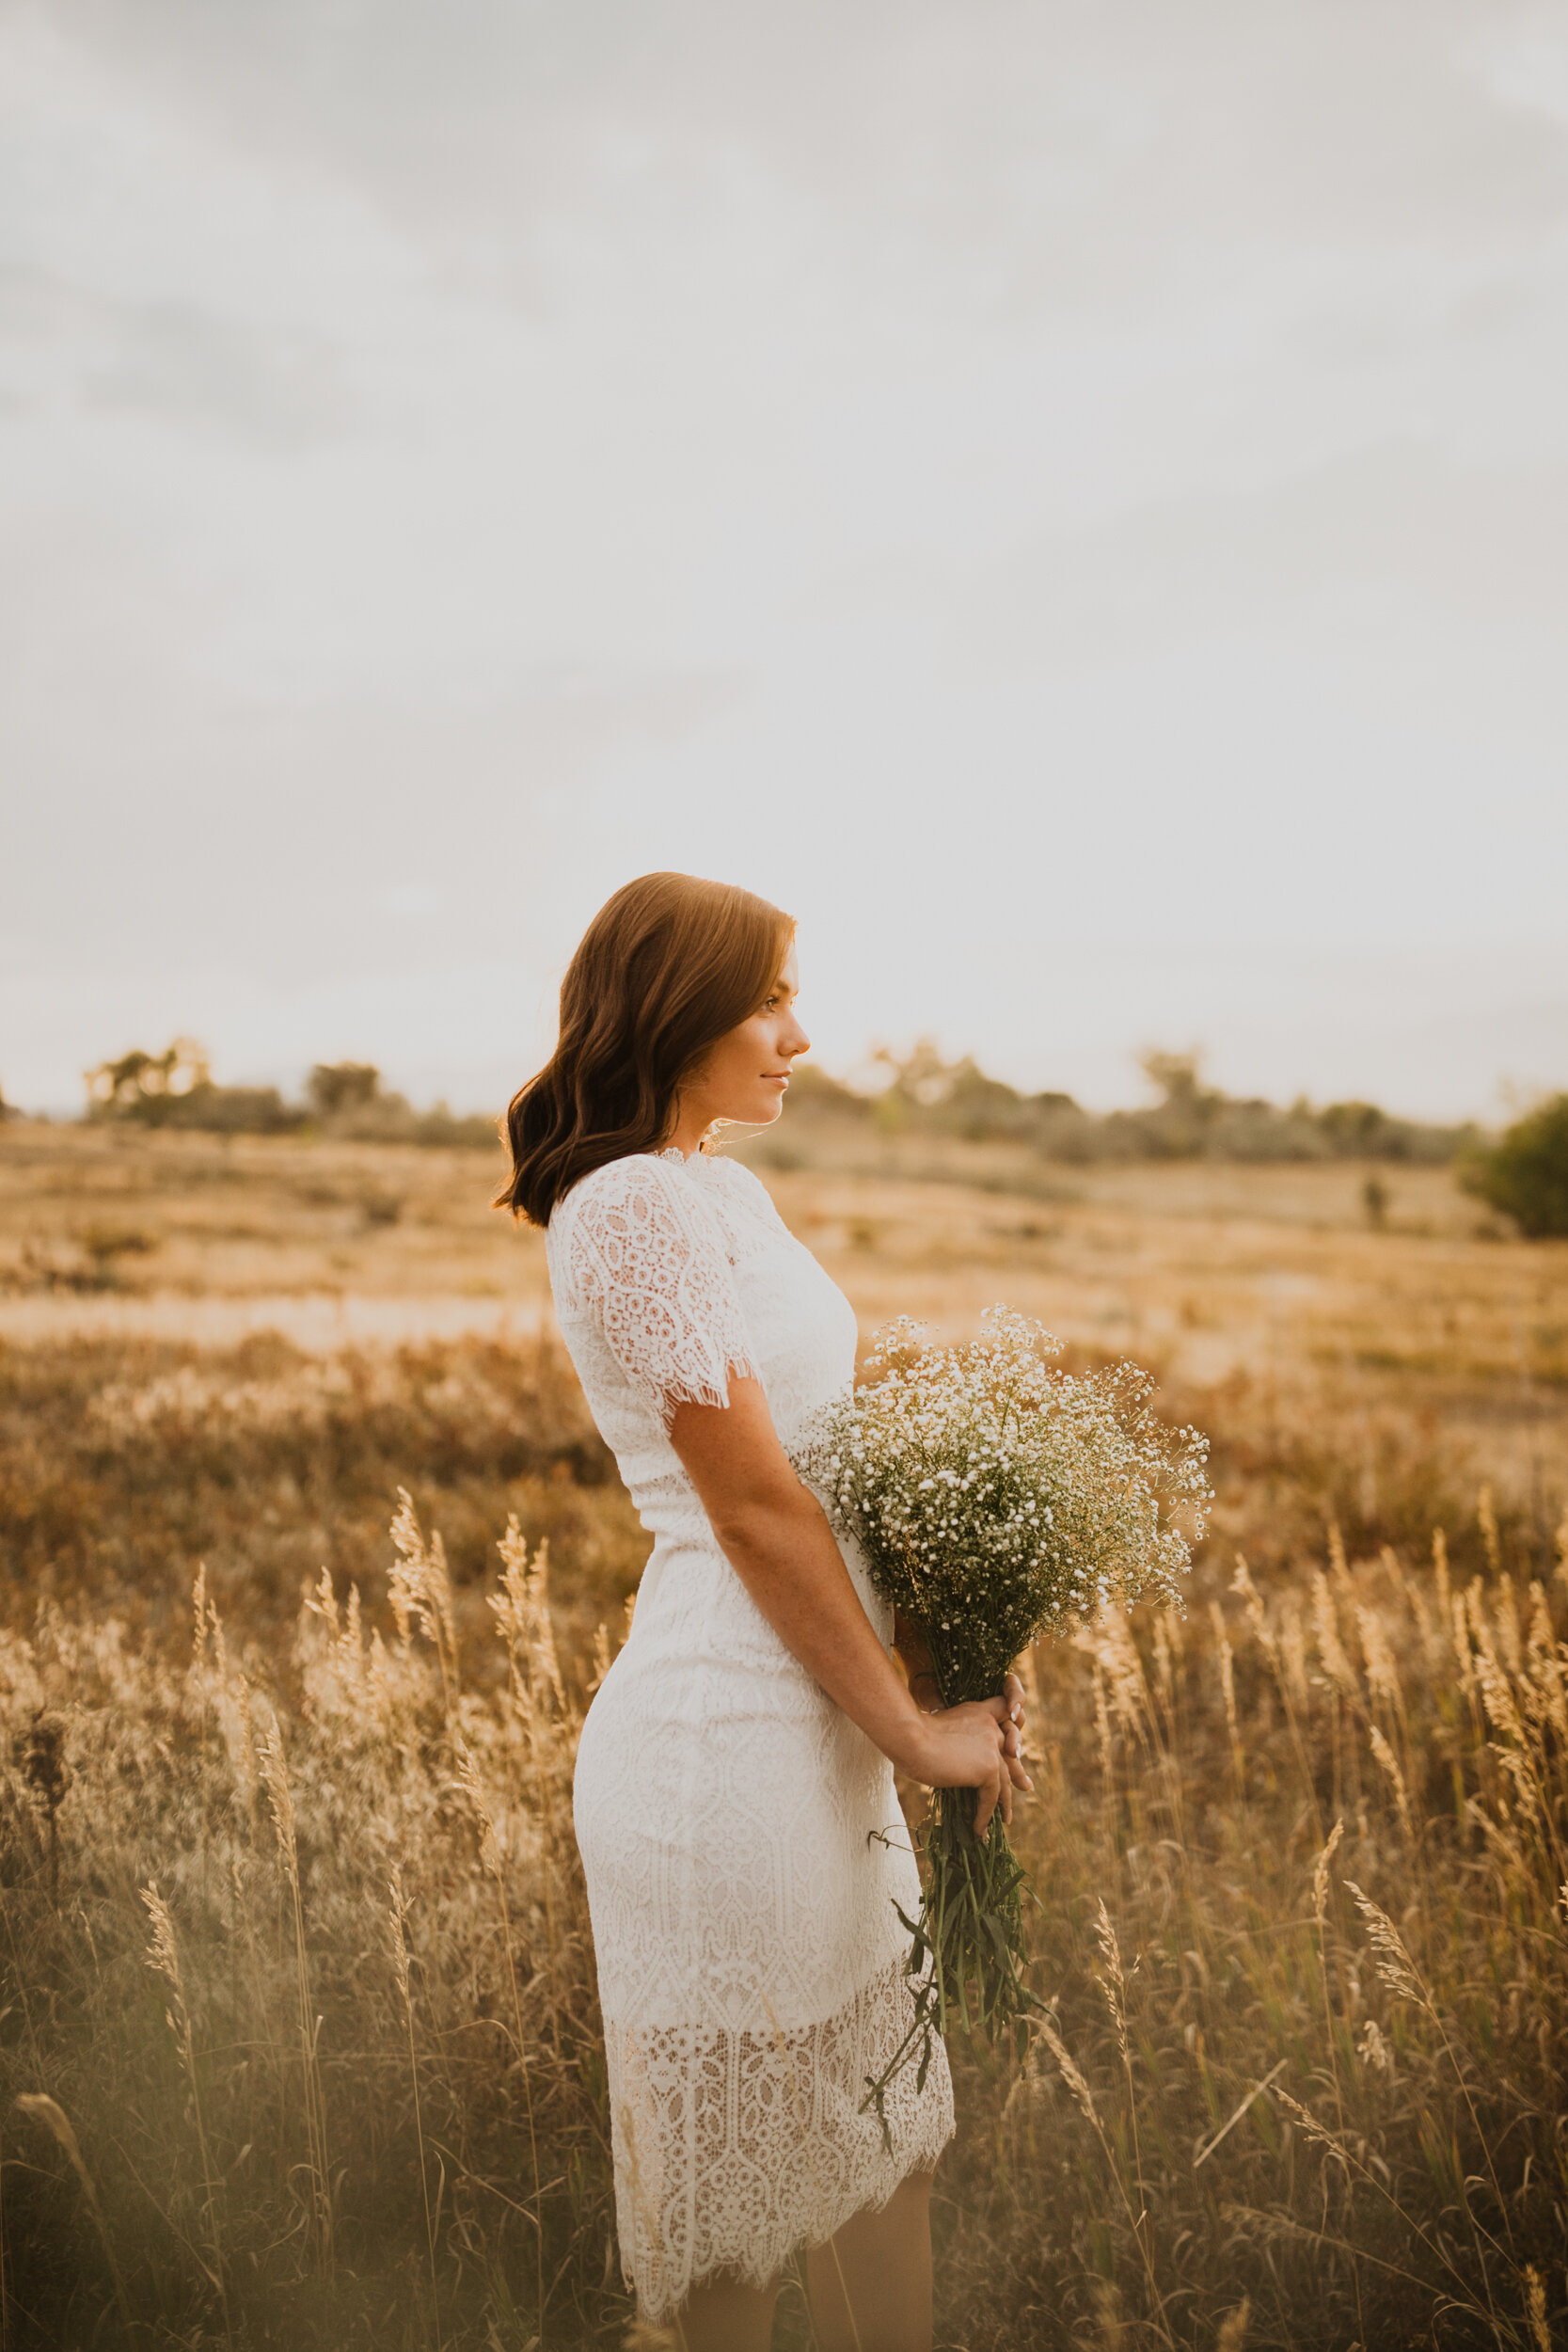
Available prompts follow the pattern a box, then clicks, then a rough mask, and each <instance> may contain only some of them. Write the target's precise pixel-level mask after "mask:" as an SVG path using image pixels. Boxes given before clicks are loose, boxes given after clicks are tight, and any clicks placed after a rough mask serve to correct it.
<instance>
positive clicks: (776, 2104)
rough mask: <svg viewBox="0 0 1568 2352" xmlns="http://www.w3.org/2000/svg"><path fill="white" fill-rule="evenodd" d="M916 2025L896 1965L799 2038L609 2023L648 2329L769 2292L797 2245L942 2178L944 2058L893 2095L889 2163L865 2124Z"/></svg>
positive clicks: (620, 2141)
mask: <svg viewBox="0 0 1568 2352" xmlns="http://www.w3.org/2000/svg"><path fill="white" fill-rule="evenodd" d="M909 2018H910V1987H909V1980H908V1979H907V1978H906V1977H905V1975H904V1972H903V1967H902V1965H901V1964H898V1965H896V1966H895V1968H893V1969H892V1970H890V1971H888V1972H886V1973H884V1974H883V1975H880V1976H879V1977H877V1978H875V1979H873V1980H872V1981H871V1983H870V1984H868V1985H866V1986H864V1987H863V1989H862V1991H861V1992H860V1993H859V1994H857V1995H856V1996H855V1998H854V1999H853V2000H852V2001H850V2002H848V2003H847V2005H846V2007H845V2008H844V2009H843V2010H840V2011H839V2012H838V2013H837V2015H836V2016H834V2017H832V2018H829V2019H827V2020H826V2021H825V2022H823V2023H822V2024H820V2025H816V2026H807V2027H804V2028H801V2029H799V2030H796V2031H792V2032H787V2033H786V2032H782V2031H781V2032H777V2033H766V2034H755V2033H730V2032H726V2031H724V2030H722V2029H721V2028H718V2027H698V2026H676V2027H668V2028H661V2029H657V2030H647V2029H644V2030H642V2031H639V2030H637V2029H635V2028H622V2027H617V2026H615V2024H614V2023H613V2022H612V2021H607V2024H606V2033H605V2041H606V2050H607V2055H608V2057H609V2060H610V2102H611V2110H610V2111H611V2117H612V2136H613V2139H614V2153H615V2204H616V2219H617V2226H618V2233H619V2236H620V2242H621V2261H622V2268H623V2271H624V2273H625V2276H626V2282H627V2284H628V2285H630V2286H632V2287H633V2288H634V2289H635V2291H636V2295H637V2300H638V2308H639V2310H640V2312H641V2315H642V2317H643V2318H644V2319H645V2320H646V2321H647V2322H648V2323H649V2324H650V2325H652V2326H656V2327H657V2326H662V2325H663V2324H664V2323H665V2322H666V2321H667V2320H668V2319H669V2318H670V2316H671V2314H672V2313H673V2312H675V2311H677V2310H678V2309H679V2307H680V2305H681V2304H682V2303H684V2302H685V2300H686V2298H687V2297H688V2296H689V2294H690V2293H691V2291H692V2289H693V2287H697V2286H702V2285H704V2284H705V2282H706V2281H707V2280H709V2279H712V2278H716V2277H719V2276H721V2275H723V2276H728V2277H734V2278H739V2279H741V2280H744V2281H745V2282H746V2283H747V2284H748V2285H752V2286H765V2285H766V2284H767V2283H768V2281H769V2280H772V2279H776V2278H777V2277H778V2276H779V2274H780V2272H781V2271H782V2270H783V2269H784V2265H785V2264H786V2263H787V2262H788V2260H789V2258H790V2256H791V2255H792V2254H793V2253H794V2252H795V2251H796V2250H797V2249H798V2248H800V2247H802V2246H820V2245H823V2244H825V2243H826V2241H827V2240H828V2239H829V2238H831V2237H832V2235H833V2233H834V2232H835V2231H836V2230H839V2229H841V2228H842V2227H843V2225H844V2223H845V2222H846V2221H847V2220H849V2219H850V2218H851V2217H852V2216H853V2215H855V2214H857V2213H863V2212H879V2211H880V2210H881V2209H882V2207H883V2206H885V2205H886V2204H887V2202H888V2201H889V2199H890V2198H891V2197H892V2196H893V2194H894V2192H895V2189H896V2188H897V2187H898V2186H899V2185H900V2184H901V2183H902V2182H903V2181H905V2180H906V2179H907V2178H908V2177H909V2175H910V2174H911V2172H924V2171H930V2170H934V2169H935V2167H936V2163H937V2159H938V2157H939V2156H940V2155H941V2154H942V2150H943V2148H944V2147H945V2146H946V2144H947V2142H948V2140H949V2138H950V2137H952V2131H953V2092H952V2084H951V2080H950V2077H949V2074H948V2070H947V2057H946V2053H945V2051H943V2050H942V2048H941V2046H940V2045H939V2046H938V2048H937V2050H936V2052H935V2054H934V2055H933V2058H932V2061H931V2066H930V2070H929V2073H928V2074H927V2080H926V2085H925V2089H924V2090H918V2091H917V2090H916V2089H915V2069H914V2067H913V2066H910V2067H908V2068H906V2070H905V2071H904V2073H903V2074H901V2075H900V2076H899V2077H898V2078H897V2080H896V2081H895V2084H894V2085H893V2088H892V2090H890V2092H889V2094H888V2101H887V2107H888V2126H889V2133H890V2136H891V2138H892V2142H893V2146H892V2151H891V2153H890V2152H889V2151H888V2150H887V2149H886V2148H885V2147H884V2145H883V2142H882V2135H881V2130H880V2127H879V2123H878V2122H877V2119H876V2117H875V2116H873V2115H863V2114H861V2112H860V2103H861V2100H862V2099H863V2096H864V2093H865V2084H866V2081H867V2080H868V2079H869V2078H873V2077H875V2076H876V2075H877V2074H880V2073H881V2071H882V2069H883V2068H884V2067H885V2065H886V2064H887V2062H888V2059H889V2058H891V2056H892V2054H893V2052H894V2051H895V2049H896V2048H897V2046H898V2043H899V2042H900V2041H901V2040H902V2038H903V2035H904V2033H905V2031H906V2029H907V2027H908V2024H909Z"/></svg>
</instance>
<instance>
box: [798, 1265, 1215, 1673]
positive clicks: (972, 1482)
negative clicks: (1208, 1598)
mask: <svg viewBox="0 0 1568 2352" xmlns="http://www.w3.org/2000/svg"><path fill="white" fill-rule="evenodd" d="M985 1323H986V1330H985V1332H984V1333H983V1335H982V1336H981V1337H980V1338H979V1339H977V1340H972V1341H969V1342H968V1343H965V1344H963V1345H960V1346H957V1347H933V1346H930V1345H928V1344H927V1343H926V1340H925V1338H924V1335H923V1333H922V1332H921V1330H920V1328H919V1327H918V1326H916V1325H914V1324H911V1322H909V1321H908V1320H907V1319H906V1318H900V1319H899V1320H898V1321H897V1322H896V1323H894V1324H890V1325H888V1326H887V1327H885V1328H884V1329H883V1330H882V1331H880V1332H879V1334H878V1337H877V1343H876V1346H875V1349H874V1353H873V1355H872V1357H871V1359H870V1362H869V1365H868V1367H867V1369H868V1371H869V1372H870V1373H871V1374H872V1375H873V1378H872V1381H871V1384H870V1385H868V1386H867V1387H864V1388H862V1389H858V1390H854V1391H849V1392H847V1394H846V1395H845V1396H844V1397H842V1398H841V1399H839V1400H838V1401H837V1403H836V1404H835V1405H834V1406H832V1407H831V1408H830V1409H829V1411H828V1413H827V1414H826V1415H825V1416H823V1417H822V1418H821V1419H819V1421H818V1422H817V1423H816V1427H815V1429H814V1430H813V1432H812V1433H811V1434H810V1436H809V1437H808V1439H807V1441H806V1444H805V1446H804V1447H803V1448H802V1449H800V1451H799V1452H798V1454H797V1467H798V1468H799V1469H800V1470H801V1472H802V1474H803V1475H804V1476H805V1477H806V1478H807V1479H808V1480H810V1482H811V1483H812V1485H813V1486H816V1488H817V1490H818V1492H819V1493H820V1494H821V1495H822V1496H823V1498H824V1500H825V1502H828V1503H829V1505H830V1506H831V1508H832V1516H833V1518H834V1519H835V1521H836V1523H837V1524H838V1527H839V1529H840V1532H841V1533H843V1534H847V1535H851V1536H853V1537H854V1538H855V1540H856V1541H857V1542H858V1543H859V1544H860V1546H861V1548H862V1549H863V1552H864V1554H865V1557H866V1561H867V1565H868V1566H869V1568H870V1572H871V1576H872V1579H873V1581H875V1583H876V1584H877V1587H878V1589H879V1591H880V1592H881V1594H882V1595H883V1597H884V1598H885V1599H887V1600H889V1601H891V1602H892V1603H893V1604H894V1606H895V1608H898V1609H901V1610H903V1611H905V1612H906V1613H908V1614H909V1615H910V1616H911V1617H913V1618H914V1619H915V1621H916V1622H917V1623H918V1624H919V1625H920V1626H921V1627H922V1629H923V1630H924V1631H925V1632H926V1633H927V1638H928V1640H929V1643H930V1648H931V1655H932V1664H933V1666H934V1668H935V1671H936V1675H937V1678H938V1681H939V1683H940V1685H941V1688H942V1695H943V1697H944V1698H946V1699H947V1700H948V1701H949V1703H952V1702H954V1701H956V1700H958V1699H965V1698H984V1697H989V1696H990V1695H991V1694H992V1693H993V1692H996V1691H998V1690H1000V1688H1001V1683H1002V1677H1003V1676H1004V1674H1005V1673H1006V1670H1007V1668H1008V1667H1009V1666H1010V1665H1011V1664H1012V1662H1013V1660H1014V1659H1015V1658H1016V1657H1017V1656H1018V1655H1019V1653H1020V1652H1021V1651H1022V1650H1024V1649H1026V1648H1027V1647H1028V1646H1029V1645H1030V1644H1031V1643H1032V1642H1035V1641H1037V1640H1039V1639H1040V1638H1041V1636H1042V1635H1046V1636H1049V1635H1053V1634H1059V1633H1063V1632H1066V1631H1068V1630H1069V1629H1070V1628H1071V1627H1072V1626H1074V1625H1075V1624H1077V1623H1079V1622H1081V1621H1082V1620H1083V1619H1084V1618H1085V1616H1086V1615H1089V1614H1091V1613H1100V1612H1101V1611H1103V1610H1106V1609H1110V1608H1113V1607H1123V1608H1125V1607H1130V1606H1131V1605H1132V1603H1133V1602H1134V1601H1140V1600H1151V1601H1155V1602H1157V1603H1160V1604H1162V1605H1164V1606H1171V1605H1176V1606H1180V1597H1181V1583H1182V1579H1183V1578H1184V1576H1185V1574H1186V1571H1187V1569H1188V1566H1189V1565H1190V1562H1191V1552H1190V1548H1189V1545H1190V1537H1193V1536H1196V1534H1199V1533H1200V1532H1201V1528H1202V1524H1203V1512H1204V1506H1205V1504H1206V1503H1207V1502H1208V1501H1209V1485H1208V1480H1207V1477H1206V1474H1205V1464H1206V1459H1207V1455H1208V1440H1207V1438H1204V1437H1202V1436H1201V1435H1200V1434H1199V1432H1198V1431H1197V1430H1196V1429H1173V1428H1171V1427H1170V1426H1169V1425H1168V1424H1167V1423H1166V1422H1162V1421H1160V1420H1159V1419H1157V1418H1156V1416H1155V1414H1154V1412H1153V1410H1152V1407H1151V1403H1150V1399H1151V1397H1152V1394H1153V1389H1154V1383H1153V1381H1152V1379H1151V1378H1150V1377H1149V1375H1148V1373H1146V1372H1143V1371H1140V1370H1139V1368H1138V1367H1137V1366H1136V1365H1135V1364H1131V1363H1125V1362H1124V1363H1118V1364H1113V1365H1110V1366H1109V1367H1107V1368H1106V1369H1105V1370H1103V1371H1100V1372H1091V1373H1067V1372H1064V1371H1062V1370H1061V1369H1060V1367H1059V1366H1058V1365H1057V1364H1056V1363H1055V1362H1054V1361H1053V1359H1054V1358H1056V1357H1058V1356H1059V1355H1060V1354H1061V1345H1060V1343H1059V1342H1058V1341H1056V1340H1054V1339H1053V1338H1052V1337H1051V1335H1050V1333H1049V1332H1047V1331H1045V1330H1042V1329H1041V1327H1040V1326H1039V1325H1038V1324H1036V1323H1031V1322H1029V1321H1028V1320H1027V1319H1026V1318H1025V1317H1024V1316H1022V1315H1021V1314H1017V1313H1015V1312H1013V1311H1011V1310H1010V1309H1008V1308H1006V1307H992V1308H991V1309H990V1311H988V1313H987V1315H986V1317H985ZM1183 1521H1184V1522H1185V1524H1184V1525H1183V1524H1182V1522H1183Z"/></svg>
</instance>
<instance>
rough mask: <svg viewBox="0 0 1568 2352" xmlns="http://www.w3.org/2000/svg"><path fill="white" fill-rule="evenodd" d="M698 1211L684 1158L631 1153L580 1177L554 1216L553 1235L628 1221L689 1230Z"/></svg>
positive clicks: (605, 1163) (562, 1198)
mask: <svg viewBox="0 0 1568 2352" xmlns="http://www.w3.org/2000/svg"><path fill="white" fill-rule="evenodd" d="M694 1214H695V1215H698V1216H700V1215H701V1211H700V1209H698V1208H697V1206H696V1201H695V1199H694V1194H693V1187H692V1184H691V1180H690V1178H689V1174H688V1173H687V1168H686V1162H685V1160H684V1158H683V1156H682V1154H681V1153H680V1152H626V1153H624V1154H623V1155H622V1157H621V1158H619V1159H615V1160H606V1161H605V1162H604V1163H603V1165H602V1166H601V1167H599V1168H590V1170H589V1172H588V1174H587V1175H586V1176H579V1177H578V1181H577V1183H576V1184H574V1185H573V1186H572V1187H571V1190H570V1191H569V1192H563V1193H562V1196H561V1198H560V1200H558V1201H557V1202H556V1204H555V1207H554V1209H553V1210H552V1211H551V1214H550V1232H551V1233H552V1234H553V1233H556V1232H563V1231H564V1230H565V1229H566V1227H567V1226H568V1225H571V1224H578V1225H583V1226H587V1227H590V1228H592V1227H595V1226H603V1225H605V1224H606V1223H613V1222H619V1221H621V1220H622V1219H624V1218H626V1217H627V1216H632V1217H636V1218H639V1219H641V1220H651V1221H653V1222H654V1223H656V1224H667V1223H674V1224H686V1223H688V1222H689V1220H690V1218H691V1216H693V1215H694Z"/></svg>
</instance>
